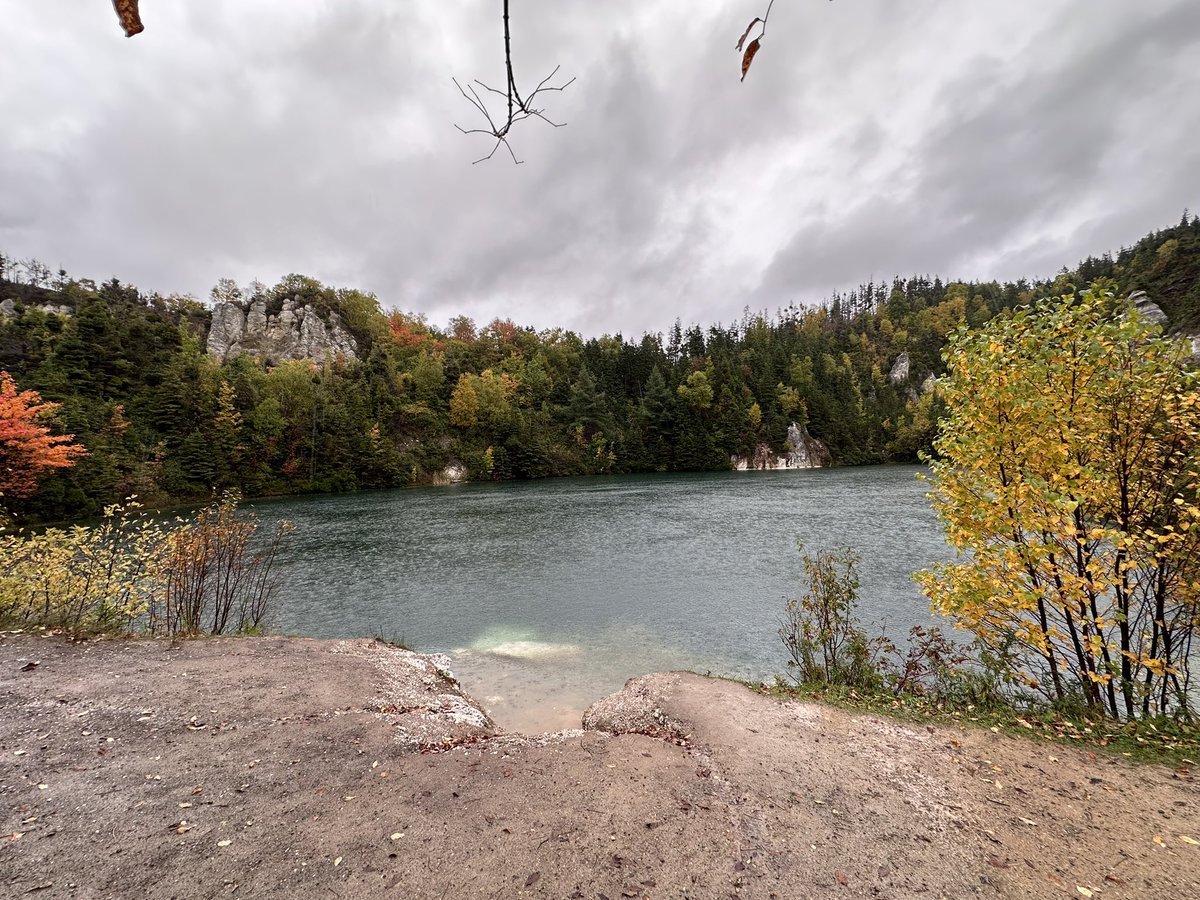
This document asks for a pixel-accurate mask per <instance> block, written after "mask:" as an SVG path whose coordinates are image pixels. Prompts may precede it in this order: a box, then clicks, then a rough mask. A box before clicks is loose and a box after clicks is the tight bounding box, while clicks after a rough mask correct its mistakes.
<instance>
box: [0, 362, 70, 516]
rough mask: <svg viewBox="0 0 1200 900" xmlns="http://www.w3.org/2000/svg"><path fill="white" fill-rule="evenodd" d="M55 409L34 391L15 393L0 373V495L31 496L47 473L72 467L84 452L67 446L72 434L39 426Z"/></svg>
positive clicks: (13, 385)
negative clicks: (40, 421)
mask: <svg viewBox="0 0 1200 900" xmlns="http://www.w3.org/2000/svg"><path fill="white" fill-rule="evenodd" d="M58 406H59V405H58V404H57V403H43V402H42V395H41V394H39V393H38V392H37V391H18V390H17V383H16V382H15V381H13V378H12V376H11V375H9V374H8V373H7V372H4V371H0V495H3V496H4V497H11V498H13V499H17V500H20V499H24V498H26V497H31V496H33V494H34V493H35V492H36V491H37V486H38V481H39V480H40V479H41V478H42V476H43V475H45V474H46V473H47V472H48V471H50V470H51V469H65V468H68V467H70V466H73V465H75V457H77V456H81V455H83V454H84V453H87V450H86V449H85V448H83V447H81V446H80V445H79V444H72V443H71V441H72V439H73V438H74V437H75V436H74V435H72V434H51V433H50V429H49V428H47V427H46V426H45V425H42V424H40V423H39V420H41V419H43V418H45V417H46V416H48V415H50V414H51V413H53V412H54V411H55V410H56V409H58Z"/></svg>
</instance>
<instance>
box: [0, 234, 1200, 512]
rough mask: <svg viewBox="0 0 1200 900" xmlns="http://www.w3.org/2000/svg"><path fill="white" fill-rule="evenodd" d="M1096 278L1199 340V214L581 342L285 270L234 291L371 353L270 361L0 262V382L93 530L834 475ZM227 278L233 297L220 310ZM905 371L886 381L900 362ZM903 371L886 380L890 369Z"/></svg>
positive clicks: (156, 307)
mask: <svg viewBox="0 0 1200 900" xmlns="http://www.w3.org/2000/svg"><path fill="white" fill-rule="evenodd" d="M1098 278H1111V279H1113V280H1115V282H1116V283H1117V285H1118V286H1119V289H1120V290H1121V291H1122V292H1128V291H1132V290H1139V289H1140V290H1145V291H1147V292H1148V293H1149V294H1150V296H1151V298H1152V299H1153V300H1154V301H1155V302H1157V303H1158V304H1159V305H1160V306H1161V307H1162V308H1163V309H1164V310H1165V311H1166V313H1167V315H1168V316H1169V317H1170V320H1171V322H1172V326H1173V327H1175V326H1178V327H1191V328H1195V327H1196V326H1197V325H1200V218H1197V217H1190V216H1189V215H1188V214H1187V213H1186V212H1185V214H1184V216H1183V218H1182V220H1181V221H1180V223H1179V224H1178V225H1176V226H1174V227H1171V228H1167V229H1164V230H1160V231H1155V232H1153V233H1151V234H1149V235H1147V236H1145V237H1144V238H1142V239H1141V240H1140V241H1138V242H1137V243H1136V244H1134V245H1133V246H1132V247H1128V248H1123V249H1122V250H1120V251H1119V252H1118V253H1117V254H1115V255H1112V254H1106V255H1104V256H1102V257H1094V258H1089V259H1087V260H1084V261H1083V262H1082V263H1081V264H1080V265H1079V266H1078V267H1077V268H1076V269H1075V270H1073V271H1068V270H1066V269H1064V270H1063V271H1062V272H1060V273H1059V274H1058V275H1057V276H1055V277H1054V278H1050V279H1047V280H1045V281H1039V282H1027V281H1023V280H1022V281H1017V282H1010V283H998V282H943V281H942V280H941V279H938V278H932V279H931V278H929V277H911V278H896V279H894V280H893V281H891V282H887V283H868V284H864V285H861V286H860V287H858V288H857V289H855V290H852V291H850V292H849V293H846V294H837V295H834V296H833V297H831V298H828V299H827V300H826V301H825V302H824V303H822V304H820V305H818V306H814V307H798V306H790V307H788V308H787V309H783V310H778V311H776V312H775V313H774V314H765V313H754V312H750V311H749V310H747V311H746V312H745V313H744V315H743V316H742V318H741V319H740V320H739V321H737V322H735V323H732V324H729V325H720V324H717V325H712V326H709V327H707V328H705V327H701V326H700V325H696V324H691V325H686V326H685V325H684V324H683V323H682V322H678V321H677V322H676V324H675V326H674V327H673V328H671V329H670V330H669V331H668V332H667V333H666V334H647V335H643V336H642V337H641V338H640V339H636V340H634V339H626V338H624V337H623V336H622V335H620V334H617V335H606V336H603V337H597V338H590V339H584V338H582V337H581V336H580V335H578V334H576V333H574V332H571V331H567V330H563V329H549V330H544V331H540V332H537V331H534V330H533V329H531V328H525V327H521V326H519V325H517V324H514V323H513V322H512V321H510V320H499V319H497V320H495V321H493V322H491V323H488V324H486V325H483V326H477V325H476V323H474V322H472V321H471V320H470V319H468V318H465V317H458V318H455V319H453V320H451V322H450V323H449V324H448V325H447V326H446V327H444V328H443V327H438V326H436V325H434V324H432V323H430V322H428V321H426V319H425V318H424V317H423V316H421V315H418V314H412V313H406V312H385V311H384V310H383V309H382V308H381V306H380V304H379V302H378V300H377V299H376V298H375V297H374V296H372V295H370V294H364V293H362V292H359V291H356V290H352V289H335V288H331V287H327V286H325V285H322V284H321V283H319V282H317V281H315V280H314V279H311V278H307V277H303V276H298V275H289V276H287V277H285V278H284V279H282V280H281V281H280V282H279V283H278V284H277V285H275V286H273V287H267V286H265V285H261V284H253V285H249V286H247V287H245V288H242V289H237V293H238V294H240V295H241V296H243V297H244V298H245V299H247V300H250V299H255V298H259V297H261V298H263V299H265V300H266V301H267V304H268V306H269V307H271V306H274V307H275V308H277V307H278V305H279V304H281V303H282V301H283V299H284V298H286V297H294V296H297V295H299V296H300V297H301V298H302V299H303V300H304V301H305V302H307V303H308V304H310V305H311V306H313V307H315V308H316V309H317V310H318V312H319V313H320V314H323V315H327V314H328V313H329V312H337V313H338V315H339V316H340V317H341V319H342V321H343V322H345V323H346V325H347V326H348V327H349V329H350V330H351V332H352V333H353V335H354V337H355V339H356V340H357V342H358V346H359V348H360V352H359V356H360V358H359V359H357V360H345V359H334V360H331V361H328V362H326V363H324V364H323V365H320V366H317V365H314V364H313V363H312V362H311V361H307V360H294V361H284V362H282V363H280V364H278V365H274V366H265V365H264V364H263V363H262V362H261V361H259V360H256V359H253V358H250V357H247V356H241V357H237V358H235V359H233V360H231V361H230V362H228V363H224V364H222V363H219V362H217V361H215V360H213V359H212V358H210V357H209V356H208V355H207V354H206V352H205V339H206V334H207V330H208V325H209V321H210V318H211V312H210V309H209V307H208V306H206V305H205V304H204V303H201V302H200V301H198V300H196V299H195V298H192V297H186V296H182V297H181V296H166V297H164V296H160V295H158V294H149V295H147V294H143V293H142V292H140V291H139V290H138V289H137V288H136V287H134V286H131V285H126V284H122V283H121V282H120V281H118V280H117V279H112V280H110V281H108V282H105V283H102V284H97V283H95V282H93V281H91V280H88V279H76V278H72V277H70V276H69V275H68V273H66V272H65V271H62V270H59V271H58V272H57V273H56V272H53V271H52V270H50V269H49V268H48V267H46V266H45V265H43V264H41V263H39V262H37V261H35V260H23V261H18V260H15V259H12V258H9V257H5V256H0V303H3V302H5V301H11V302H8V304H7V309H8V313H7V314H6V315H4V316H3V317H0V370H3V371H7V372H8V373H10V374H11V375H12V377H13V378H14V379H15V380H16V382H17V384H18V385H19V386H20V388H21V389H24V390H36V391H38V392H40V394H41V396H42V397H43V398H44V399H45V400H47V401H51V402H55V403H58V404H61V406H60V408H59V409H58V412H57V425H58V427H60V428H61V429H62V430H63V431H64V432H67V433H70V434H73V435H75V436H76V440H77V441H78V442H79V443H81V444H83V445H84V446H85V447H86V448H87V455H86V456H83V457H80V458H79V459H78V460H77V463H76V465H75V466H73V467H72V468H69V469H64V470H62V471H59V472H56V473H54V474H53V475H51V476H49V477H48V478H47V479H46V480H45V482H44V483H43V485H42V486H41V489H40V491H39V493H38V494H37V495H36V496H35V497H33V498H31V499H29V500H24V501H21V500H13V499H12V498H6V500H5V503H6V505H7V506H8V507H9V510H10V512H12V513H14V514H16V515H17V516H18V518H21V519H24V520H25V521H38V520H41V521H46V520H64V519H74V518H79V517H85V516H90V515H95V514H96V513H97V512H98V511H99V510H100V509H101V508H103V507H104V506H105V505H106V504H109V503H112V502H115V501H118V500H121V499H122V498H124V497H127V496H129V495H132V494H136V495H138V496H139V497H140V498H141V500H142V501H143V502H145V503H150V504H161V503H169V502H173V501H183V500H190V499H196V498H207V497H208V496H210V493H211V492H212V491H213V490H214V489H226V488H228V489H235V490H238V491H241V492H242V493H243V494H245V495H248V496H261V495H268V494H282V493H302V492H325V491H351V490H357V489H366V488H385V487H393V486H399V485H409V484H421V483H430V482H434V481H437V480H439V479H440V478H442V477H443V473H444V472H445V470H446V469H447V467H451V466H457V467H461V468H464V469H465V470H466V472H467V473H468V475H469V477H470V478H472V479H513V478H518V479H520V478H542V477H548V476H563V475H577V474H600V473H610V472H612V473H628V472H651V471H696V470H719V469H727V468H729V467H730V459H731V456H733V455H740V456H749V455H752V454H753V452H754V449H755V447H756V446H757V445H759V444H766V445H768V446H770V447H771V448H772V449H774V450H777V451H779V450H783V449H784V443H785V439H786V435H787V429H788V425H789V424H790V423H791V422H797V423H799V424H801V425H804V426H805V427H807V429H808V431H809V433H810V434H811V435H812V436H813V437H815V438H817V439H818V440H820V441H822V442H823V443H824V444H825V446H826V447H827V448H828V450H829V451H830V454H831V458H832V460H833V462H834V463H835V464H842V465H854V464H863V463H876V462H887V461H912V460H915V459H916V458H917V455H918V453H920V452H922V451H925V450H928V449H929V447H930V446H931V443H932V440H933V437H934V429H935V425H936V422H937V418H938V413H939V410H938V408H937V402H938V401H937V399H936V397H935V394H934V393H933V392H931V391H928V390H923V385H924V384H925V383H926V379H927V378H928V376H930V375H937V374H939V373H940V372H941V370H942V362H941V356H940V354H941V351H942V348H943V346H944V345H945V343H946V341H947V337H948V335H949V334H950V333H951V332H952V331H953V330H954V329H955V328H956V327H957V326H958V325H960V324H962V323H966V324H968V325H971V326H978V325H982V324H983V323H985V322H987V321H988V320H990V319H991V318H992V317H993V316H994V315H995V314H996V313H997V312H999V311H1000V310H1002V309H1007V308H1011V307H1013V306H1016V305H1019V304H1024V303H1028V302H1029V301H1031V300H1032V299H1034V298H1036V297H1038V296H1042V295H1045V294H1050V293H1054V294H1057V293H1066V292H1068V291H1070V290H1072V289H1074V288H1077V287H1084V286H1086V285H1087V284H1088V283H1090V282H1092V281H1095V280H1096V279H1098ZM234 290H235V289H234V286H233V285H231V284H230V283H229V282H227V281H226V282H222V284H221V285H219V286H218V288H216V289H214V299H217V298H221V297H227V296H229V295H230V294H231V293H233V292H234ZM905 353H906V354H908V372H907V375H906V376H905V377H900V376H901V374H902V373H901V372H899V371H897V372H895V373H893V367H894V366H895V364H896V361H897V359H899V358H900V356H901V354H905ZM893 374H895V377H893Z"/></svg>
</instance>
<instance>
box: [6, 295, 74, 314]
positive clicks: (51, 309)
mask: <svg viewBox="0 0 1200 900" xmlns="http://www.w3.org/2000/svg"><path fill="white" fill-rule="evenodd" d="M25 308H26V309H40V310H41V311H42V312H44V313H50V314H51V315H55V316H65V317H66V318H70V317H71V316H72V315H74V314H75V311H74V310H73V309H71V307H69V306H68V305H67V304H65V303H39V304H37V305H35V306H27V307H25ZM16 315H17V305H16V304H15V303H13V301H12V297H5V298H4V300H3V302H0V318H4V319H11V318H14V317H15V316H16Z"/></svg>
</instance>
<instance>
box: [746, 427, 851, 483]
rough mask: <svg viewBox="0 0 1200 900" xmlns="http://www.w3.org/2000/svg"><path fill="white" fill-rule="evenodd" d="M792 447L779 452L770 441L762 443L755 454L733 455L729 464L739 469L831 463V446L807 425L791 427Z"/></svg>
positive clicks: (810, 465)
mask: <svg viewBox="0 0 1200 900" xmlns="http://www.w3.org/2000/svg"><path fill="white" fill-rule="evenodd" d="M787 442H788V450H787V452H786V453H776V452H775V451H774V450H772V449H771V448H770V447H769V446H768V445H766V444H758V445H757V446H756V447H755V448H754V455H753V456H749V457H746V456H738V455H734V456H731V457H729V464H730V466H731V467H732V468H733V469H734V471H737V472H749V471H752V470H754V471H760V470H765V469H819V468H822V467H824V466H827V465H829V461H830V457H829V450H828V448H826V446H825V445H824V444H822V443H821V442H820V441H818V440H817V439H816V438H815V437H813V436H812V435H811V434H809V433H808V429H807V428H806V427H804V426H803V425H797V424H796V423H795V422H793V423H792V424H791V425H790V426H789V427H788V439H787Z"/></svg>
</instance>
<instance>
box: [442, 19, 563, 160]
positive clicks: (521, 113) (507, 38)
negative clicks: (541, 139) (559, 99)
mask: <svg viewBox="0 0 1200 900" xmlns="http://www.w3.org/2000/svg"><path fill="white" fill-rule="evenodd" d="M559 68H560V67H559V66H555V67H554V71H553V72H551V73H550V74H549V75H547V76H546V77H545V78H543V79H542V80H541V81H540V82H538V86H537V87H536V88H534V90H533V93H531V94H529V95H528V96H526V97H522V96H521V92H520V90H519V89H518V88H517V79H516V75H514V74H513V64H512V31H511V29H510V28H509V22H508V0H504V69H505V74H506V79H505V80H506V86H505V90H500V89H499V88H495V87H492V86H491V85H489V84H486V83H484V82H482V81H480V80H479V79H478V78H476V79H475V80H474V84H467V86H466V88H465V89H464V88H463V86H462V84H460V83H459V81H458V79H457V78H452V79H451V81H453V82H454V86H455V87H456V88H458V92H459V93H460V94H462V95H463V99H465V100H466V101H467V102H468V103H470V104H471V105H472V106H473V107H475V109H476V111H477V112H479V113H480V115H482V116H483V118H484V121H485V122H487V128H463V127H462V126H461V125H459V124H457V123H455V126H454V127H455V128H457V129H458V130H459V131H461V132H462V133H463V134H486V135H490V136H491V137H494V138H495V139H496V143H495V145H494V146H493V147H492V152H491V153H489V154H488V155H487V156H483V157H480V158H479V159H477V160H475V162H474V163H472V165H475V164H476V163H481V162H485V161H486V160H489V159H491V158H492V157H493V156H495V155H496V151H497V150H499V149H500V145H501V144H503V145H504V148H505V149H506V150H507V151H508V153H509V156H511V157H512V161H513V162H514V163H515V164H517V165H520V164H521V162H522V160H520V159H517V154H516V153H515V152H514V151H513V148H512V145H511V144H509V142H508V135H509V132H510V131H511V130H512V127H513V126H514V125H516V124H517V123H518V122H522V121H524V120H525V119H530V118H538V119H541V120H542V121H543V122H545V123H546V124H547V125H552V126H553V127H555V128H561V127H562V126H563V125H565V124H566V123H565V122H555V121H552V120H551V119H549V118H548V117H547V116H546V110H545V109H543V108H538V107H537V106H535V105H534V101H535V100H536V99H537V96H538V94H541V93H549V92H551V91H563V90H565V89H566V88H567V87H569V86H570V85H571V83H572V82H574V81H575V79H574V78H571V79H569V80H568V81H565V82H563V83H562V84H551V83H550V82H551V81H552V80H553V79H554V77H555V76H556V75H558V70H559ZM475 85H479V87H480V88H482V89H483V91H484V93H485V94H488V93H490V94H495V95H497V96H498V97H503V98H504V103H505V107H506V108H507V115H506V116H505V117H504V119H503V121H502V122H500V117H499V116H496V117H494V118H493V116H492V113H491V112H490V111H489V110H488V108H487V104H486V103H485V102H484V99H483V97H481V96H480V94H479V91H477V90H476V89H475ZM468 91H470V93H468ZM497 122H500V124H497Z"/></svg>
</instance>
